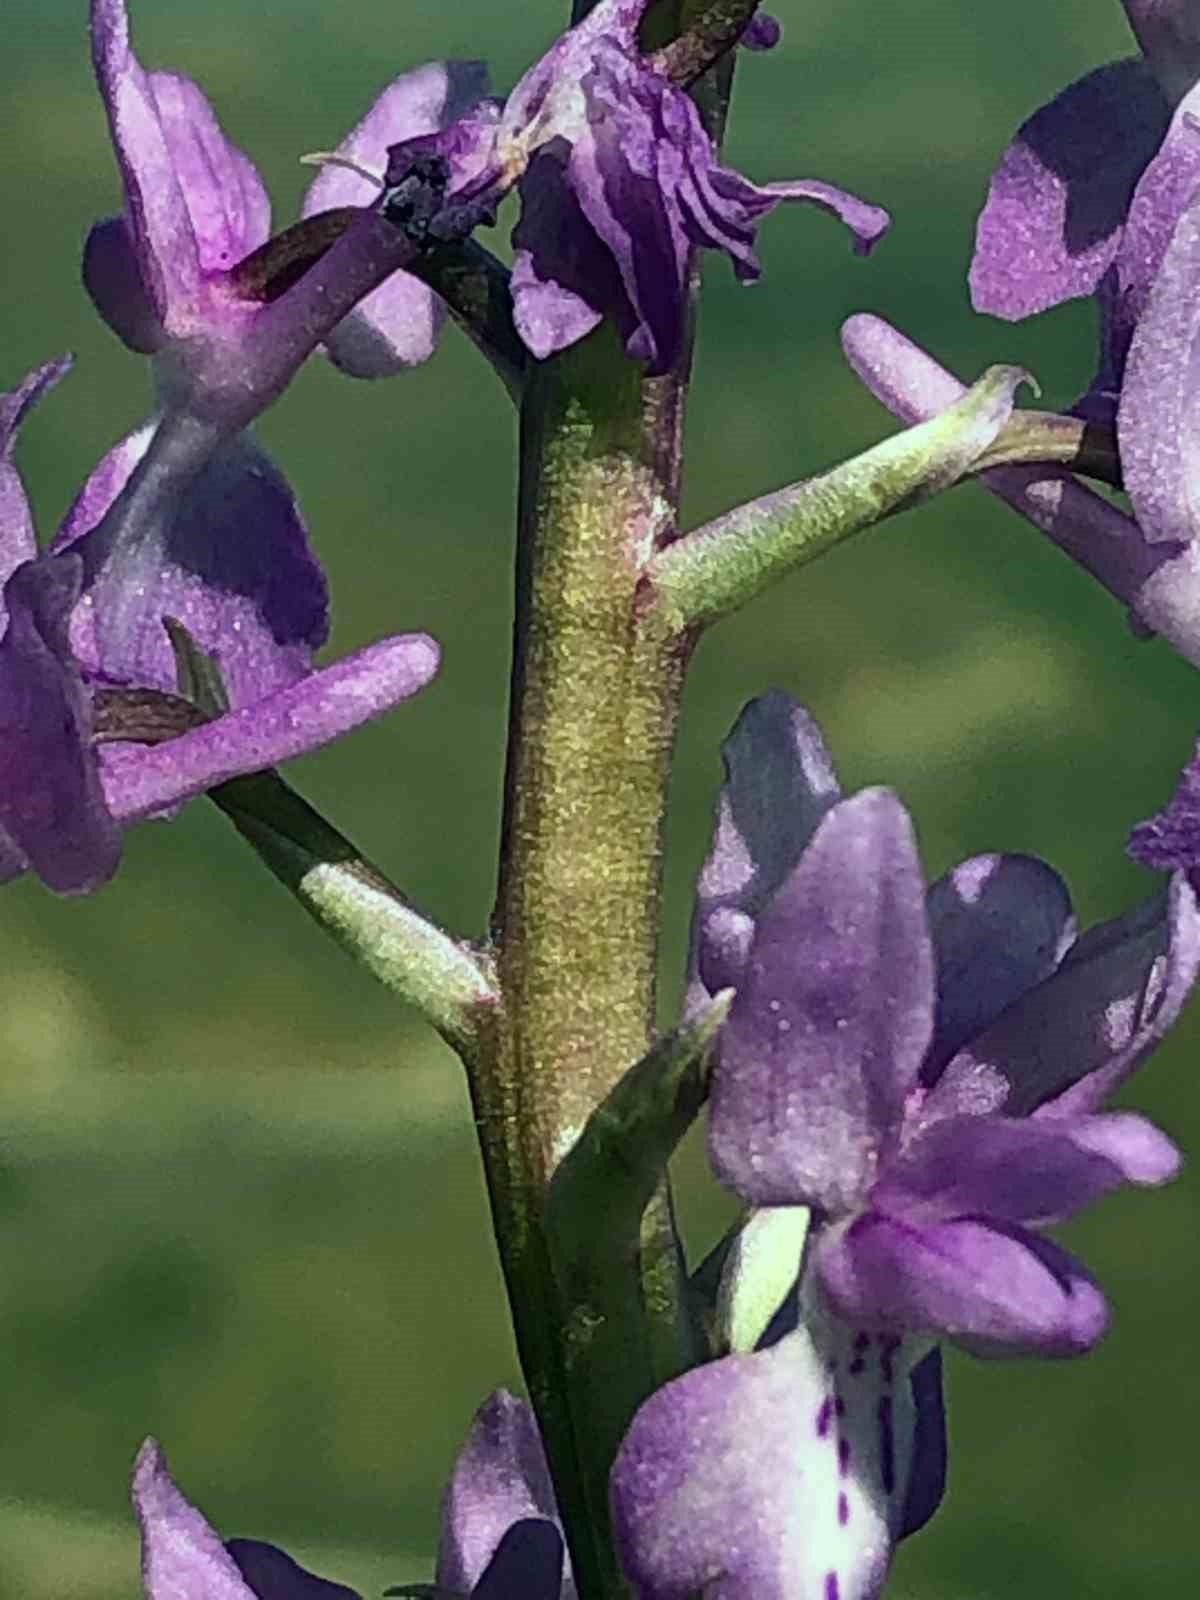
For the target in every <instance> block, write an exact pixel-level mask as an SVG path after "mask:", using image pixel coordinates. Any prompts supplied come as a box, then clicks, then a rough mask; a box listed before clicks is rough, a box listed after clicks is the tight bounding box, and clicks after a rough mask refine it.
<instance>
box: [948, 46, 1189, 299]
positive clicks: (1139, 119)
mask: <svg viewBox="0 0 1200 1600" xmlns="http://www.w3.org/2000/svg"><path fill="white" fill-rule="evenodd" d="M1168 117H1169V108H1168V106H1167V103H1166V100H1165V99H1164V97H1163V94H1162V90H1161V89H1160V88H1159V86H1158V83H1157V82H1156V80H1155V78H1154V75H1153V73H1152V72H1151V70H1150V68H1149V67H1148V66H1147V64H1146V63H1145V62H1144V61H1140V60H1128V61H1116V62H1112V63H1111V64H1109V65H1108V66H1104V67H1099V68H1097V69H1096V71H1094V72H1089V73H1088V74H1087V76H1086V77H1084V78H1080V79H1079V80H1078V82H1076V83H1073V84H1071V85H1070V86H1069V87H1068V88H1066V89H1064V90H1063V91H1062V93H1061V94H1060V95H1058V96H1056V98H1055V99H1053V100H1052V101H1050V103H1049V104H1048V105H1045V106H1043V107H1042V108H1041V109H1040V110H1039V111H1036V112H1035V113H1034V114H1033V116H1032V117H1030V118H1029V120H1028V121H1027V122H1025V123H1023V124H1022V126H1021V128H1020V129H1019V130H1018V132H1017V135H1016V137H1015V138H1014V140H1013V142H1012V143H1011V144H1010V145H1009V147H1008V149H1007V150H1006V151H1005V152H1004V155H1003V157H1002V158H1001V161H1000V165H999V167H998V168H997V169H996V171H995V173H994V174H993V176H992V181H991V185H990V187H989V190H988V198H987V203H986V204H985V206H984V209H983V211H982V213H981V215H980V218H979V223H978V227H977V230H976V236H975V255H974V259H973V261H972V263H971V273H970V284H971V298H972V302H973V304H974V306H975V308H976V310H978V311H990V312H991V313H992V314H993V315H995V316H998V317H1005V318H1007V319H1008V320H1010V321H1013V320H1017V319H1019V318H1021V317H1027V316H1030V315H1032V314H1033V313H1034V312H1037V311H1044V310H1046V309H1047V307H1049V306H1054V305H1058V304H1059V303H1060V302H1062V301H1064V300H1070V299H1073V298H1075V297H1076V296H1079V295H1086V294H1091V293H1092V292H1093V291H1094V290H1095V288H1096V287H1097V285H1098V284H1099V283H1100V280H1101V279H1102V277H1103V276H1104V274H1105V272H1106V271H1107V270H1108V268H1109V267H1110V266H1111V264H1112V262H1113V260H1114V258H1115V256H1116V253H1117V249H1118V246H1119V244H1120V241H1121V231H1122V228H1123V226H1124V223H1125V218H1126V216H1127V214H1128V211H1129V205H1130V201H1131V200H1132V198H1133V192H1134V188H1135V186H1136V184H1137V182H1138V179H1139V178H1140V177H1141V175H1142V173H1143V172H1144V171H1145V168H1146V166H1147V164H1148V163H1149V162H1150V160H1151V158H1152V157H1153V155H1154V153H1155V151H1156V150H1157V149H1158V147H1159V145H1160V143H1161V142H1162V138H1163V135H1164V133H1165V132H1166V128H1167V121H1168Z"/></svg>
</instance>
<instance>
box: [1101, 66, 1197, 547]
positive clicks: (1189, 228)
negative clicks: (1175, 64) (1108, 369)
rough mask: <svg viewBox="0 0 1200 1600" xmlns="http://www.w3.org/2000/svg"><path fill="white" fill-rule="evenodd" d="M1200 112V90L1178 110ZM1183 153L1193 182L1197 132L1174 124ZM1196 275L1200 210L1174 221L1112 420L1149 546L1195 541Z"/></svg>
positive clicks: (1194, 206)
mask: <svg viewBox="0 0 1200 1600" xmlns="http://www.w3.org/2000/svg"><path fill="white" fill-rule="evenodd" d="M1193 104H1194V106H1195V108H1196V109H1198V110H1200V89H1198V90H1197V91H1196V92H1195V94H1194V95H1193V96H1190V97H1189V99H1188V101H1185V102H1184V105H1183V106H1181V108H1180V111H1179V117H1180V118H1183V117H1185V115H1188V113H1187V110H1186V108H1187V107H1188V106H1189V105H1193ZM1179 137H1180V139H1181V140H1183V141H1185V143H1186V144H1187V146H1188V149H1187V152H1186V155H1181V156H1180V163H1181V164H1183V165H1186V166H1188V167H1189V168H1190V171H1191V178H1190V183H1191V190H1192V191H1193V192H1194V188H1195V184H1196V182H1197V181H1200V132H1198V131H1197V128H1196V126H1195V122H1194V117H1193V118H1192V120H1190V121H1188V122H1186V123H1183V124H1181V128H1180V135H1179ZM1198 270H1200V203H1198V202H1197V201H1196V200H1195V199H1194V198H1193V199H1192V201H1191V204H1189V205H1188V207H1187V209H1186V210H1185V211H1184V212H1183V214H1182V216H1180V217H1179V221H1178V224H1177V226H1176V227H1175V230H1174V233H1173V234H1171V235H1170V243H1169V245H1167V248H1166V253H1165V255H1164V256H1163V259H1162V265H1161V267H1160V268H1159V271H1158V273H1157V276H1156V277H1155V279H1154V283H1153V288H1152V289H1151V292H1150V296H1149V300H1148V302H1147V305H1146V309H1145V311H1144V313H1143V314H1142V317H1141V320H1140V321H1139V322H1138V325H1137V331H1136V332H1135V334H1134V337H1133V343H1132V345H1131V346H1130V351H1129V360H1128V363H1127V365H1126V370H1125V383H1124V387H1123V389H1122V392H1121V404H1120V410H1119V413H1118V419H1117V428H1118V438H1119V441H1120V446H1121V465H1122V468H1123V472H1124V479H1125V487H1126V489H1127V490H1128V493H1129V498H1130V500H1131V501H1132V502H1133V508H1134V511H1135V513H1136V515H1137V518H1138V521H1139V523H1140V524H1141V526H1142V529H1143V531H1144V533H1145V535H1146V537H1147V539H1150V540H1152V541H1153V540H1168V539H1170V540H1176V541H1178V542H1180V543H1183V544H1186V543H1189V542H1192V541H1194V540H1195V539H1196V538H1197V535H1198V534H1200V496H1198V495H1197V489H1196V473H1195V459H1196V458H1195V450H1196V443H1197V430H1198V428H1200V411H1198V409H1197V402H1196V400H1195V398H1194V390H1195V387H1196V373H1197V361H1198V358H1200V310H1197V306H1196V300H1197V297H1196V295H1195V293H1194V286H1195V283H1196V278H1197V272H1198Z"/></svg>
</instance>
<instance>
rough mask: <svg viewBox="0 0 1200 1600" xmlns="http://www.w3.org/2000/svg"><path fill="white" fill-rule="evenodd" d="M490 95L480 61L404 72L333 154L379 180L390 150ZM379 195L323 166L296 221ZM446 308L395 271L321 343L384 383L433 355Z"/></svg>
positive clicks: (339, 361) (343, 362) (360, 373)
mask: <svg viewBox="0 0 1200 1600" xmlns="http://www.w3.org/2000/svg"><path fill="white" fill-rule="evenodd" d="M487 93H488V77H487V68H486V67H485V66H484V64H483V63H482V62H481V61H431V62H428V63H426V65H424V66H421V67H415V68H413V70H412V71H411V72H406V73H403V74H402V75H401V76H400V77H398V78H396V79H395V80H394V81H393V82H392V83H390V84H389V85H388V86H387V88H386V89H384V90H383V92H382V93H381V94H380V95H379V96H378V98H377V99H376V100H375V101H374V103H373V104H372V106H371V109H370V110H369V111H368V112H367V114H366V116H365V117H363V119H362V120H361V121H360V122H359V123H357V124H356V126H355V127H354V128H352V129H351V131H350V132H349V133H348V134H347V135H346V137H345V138H344V139H343V140H342V142H341V143H340V144H339V145H338V147H337V151H336V153H337V154H338V155H339V156H342V157H343V158H345V159H348V160H351V161H354V162H356V163H357V164H358V166H360V167H362V168H364V169H365V170H366V171H367V172H372V173H376V174H377V175H378V177H379V179H380V182H381V183H382V181H383V175H384V173H385V171H386V169H387V165H388V149H389V148H390V147H391V146H392V145H396V144H400V143H402V142H403V141H405V140H408V139H413V138H416V137H418V136H420V135H424V134H431V133H435V132H437V131H439V130H441V129H443V128H446V127H447V126H448V125H449V124H450V123H452V122H455V121H457V120H458V119H459V118H460V117H462V116H464V115H465V113H466V112H467V111H469V110H470V109H471V108H472V107H473V106H475V105H476V104H477V103H478V102H479V101H480V100H482V99H483V97H484V96H485V95H486V94H487ZM378 195H379V189H378V188H377V187H376V186H374V185H372V184H371V183H370V182H369V181H368V180H367V179H366V178H365V177H361V176H360V175H359V174H358V173H356V172H352V171H350V170H348V169H347V168H345V167H341V166H336V165H332V164H331V165H329V166H326V167H324V168H323V169H322V170H321V172H320V173H319V174H318V175H317V177H316V178H315V179H314V180H313V182H312V184H311V185H310V186H309V189H308V192H307V193H306V195H305V197H304V204H303V206H302V208H301V215H302V216H305V217H311V216H314V215H315V214H316V213H318V212H321V211H329V210H332V209H333V208H335V207H337V206H365V205H369V204H371V202H372V201H374V200H376V199H377V198H378ZM444 318H445V308H444V306H443V305H442V302H441V301H440V300H439V299H438V297H437V296H436V295H435V294H434V293H433V291H432V290H430V289H427V288H426V287H425V285H424V284H423V283H421V282H420V280H419V279H417V278H414V277H412V276H411V275H409V274H408V273H404V272H397V273H394V274H393V275H392V276H391V277H390V278H389V279H387V281H386V282H385V283H383V284H381V285H380V286H379V288H378V289H375V290H373V291H372V293H371V294H369V295H368V296H367V297H366V299H365V300H362V301H360V302H359V304H358V305H357V306H356V307H355V309H354V310H353V311H352V312H351V313H350V314H349V316H347V317H344V318H343V319H342V321H341V322H339V323H338V325H337V327H336V328H335V329H334V330H333V332H332V333H331V334H330V336H329V337H328V338H327V339H326V341H325V350H326V353H327V354H328V356H329V358H330V359H331V361H332V362H333V364H334V365H335V366H336V367H338V368H340V369H341V371H343V372H346V373H348V374H349V375H350V376H351V377H355V378H380V377H387V376H389V375H391V374H392V373H395V372H400V371H402V370H403V369H404V368H406V367H411V366H414V365H415V364H416V363H417V362H420V361H425V360H427V359H428V357H429V356H431V355H432V354H433V349H434V346H435V344H436V343H437V337H438V333H439V331H440V329H441V326H442V322H443V320H444Z"/></svg>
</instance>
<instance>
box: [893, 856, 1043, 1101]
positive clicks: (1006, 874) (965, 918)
mask: <svg viewBox="0 0 1200 1600" xmlns="http://www.w3.org/2000/svg"><path fill="white" fill-rule="evenodd" d="M926 908H927V911H928V916H929V933H930V937H931V939H932V941H933V952H934V962H935V965H936V968H937V1013H936V1016H935V1019H934V1030H933V1045H932V1046H931V1048H930V1052H929V1055H928V1056H927V1057H926V1060H925V1065H924V1067H923V1069H922V1073H921V1076H922V1079H923V1081H924V1082H925V1083H927V1084H928V1083H932V1082H935V1081H936V1079H937V1077H938V1076H939V1074H940V1072H941V1069H942V1067H943V1066H944V1065H945V1063H946V1062H947V1061H948V1060H949V1059H950V1057H951V1056H952V1055H954V1054H955V1052H956V1051H957V1050H958V1049H959V1048H960V1046H961V1045H963V1044H964V1043H965V1042H966V1041H967V1040H968V1039H970V1038H972V1037H973V1036H974V1035H975V1034H977V1033H980V1032H982V1030H983V1029H984V1028H985V1027H987V1026H988V1024H989V1023H992V1022H994V1021H995V1020H996V1018H997V1017H998V1016H999V1015H1000V1013H1001V1012H1002V1011H1003V1010H1004V1009H1005V1008H1006V1007H1007V1006H1008V1005H1009V1004H1011V1002H1012V1001H1013V1000H1015V999H1016V998H1017V997H1018V996H1019V995H1021V994H1024V992H1025V990H1026V989H1031V988H1033V986H1034V984H1036V983H1040V982H1041V981H1042V979H1043V978H1048V977H1049V976H1050V974H1051V973H1052V972H1053V971H1054V970H1055V969H1056V967H1057V966H1058V964H1059V962H1060V961H1061V960H1062V958H1063V956H1064V955H1065V953H1066V950H1067V947H1068V946H1069V945H1070V943H1071V942H1072V940H1073V939H1074V937H1075V919H1074V917H1073V916H1072V914H1071V897H1070V894H1069V893H1068V891H1067V886H1066V884H1065V883H1064V882H1063V881H1062V879H1061V878H1060V877H1059V875H1058V873H1057V872H1055V871H1054V870H1053V868H1051V867H1048V866H1047V865H1046V864H1045V862H1043V861H1038V860H1036V859H1035V858H1034V857H1033V856H1018V855H986V856H975V857H974V858H973V859H971V860H970V861H964V862H963V863H962V864H961V865H960V866H957V867H955V868H954V870H953V871H952V872H948V873H947V874H946V876H945V877H944V878H939V879H938V881H937V882H936V883H935V884H933V886H932V887H931V888H930V890H929V895H928V898H927V900H926Z"/></svg>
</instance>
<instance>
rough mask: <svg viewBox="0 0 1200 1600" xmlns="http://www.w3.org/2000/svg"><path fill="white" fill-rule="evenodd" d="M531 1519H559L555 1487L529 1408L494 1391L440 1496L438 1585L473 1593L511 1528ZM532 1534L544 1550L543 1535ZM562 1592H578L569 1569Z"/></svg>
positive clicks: (474, 1423) (505, 1391)
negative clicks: (565, 1586)
mask: <svg viewBox="0 0 1200 1600" xmlns="http://www.w3.org/2000/svg"><path fill="white" fill-rule="evenodd" d="M529 1518H536V1519H543V1520H547V1521H549V1522H551V1523H557V1520H558V1512H557V1508H556V1506H555V1501H554V1485H553V1483H552V1481H551V1478H550V1469H549V1467H548V1466H547V1465H546V1456H545V1452H544V1451H543V1449H542V1441H541V1437H540V1435H539V1433H538V1427H537V1422H536V1421H535V1419H534V1415H533V1412H532V1410H531V1409H530V1408H529V1406H528V1405H527V1404H526V1403H525V1401H524V1400H519V1399H518V1398H517V1397H516V1395H513V1394H509V1393H508V1391H507V1390H505V1389H497V1391H496V1393H495V1394H493V1395H491V1396H490V1397H489V1398H488V1399H487V1400H485V1401H484V1403H483V1405H481V1406H480V1408H479V1410H478V1411H477V1412H476V1413H475V1419H474V1421H473V1422H472V1424H471V1431H470V1432H469V1433H468V1435H467V1438H466V1442H465V1443H464V1445H463V1447H462V1449H461V1451H460V1452H459V1455H458V1459H457V1461H456V1462H455V1464H454V1471H453V1473H452V1474H451V1476H450V1481H449V1483H448V1484H447V1485H446V1492H445V1494H444V1496H443V1497H442V1536H441V1542H440V1544H439V1546H438V1559H437V1579H436V1581H437V1584H438V1586H439V1587H440V1588H444V1589H450V1590H454V1591H456V1592H457V1593H459V1594H469V1593H470V1592H471V1591H472V1590H473V1589H474V1588H475V1586H476V1584H477V1583H479V1581H480V1579H481V1578H482V1576H483V1574H484V1572H485V1571H486V1570H487V1567H488V1564H489V1562H490V1561H491V1560H492V1558H493V1557H494V1556H495V1555H496V1553H497V1551H498V1549H499V1547H500V1545H501V1543H502V1541H503V1539H504V1536H505V1534H506V1533H507V1532H508V1530H509V1529H510V1528H511V1527H512V1526H513V1524H514V1523H522V1522H524V1521H525V1520H526V1519H529ZM533 1538H534V1541H535V1546H536V1547H537V1548H538V1549H543V1548H544V1545H545V1541H546V1536H545V1535H542V1534H540V1533H539V1534H536V1535H534V1536H533ZM502 1570H506V1569H502ZM554 1592H555V1593H557V1591H554ZM565 1593H566V1594H567V1595H573V1594H574V1586H573V1584H572V1583H571V1581H570V1577H569V1574H568V1578H567V1589H566V1591H565Z"/></svg>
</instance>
